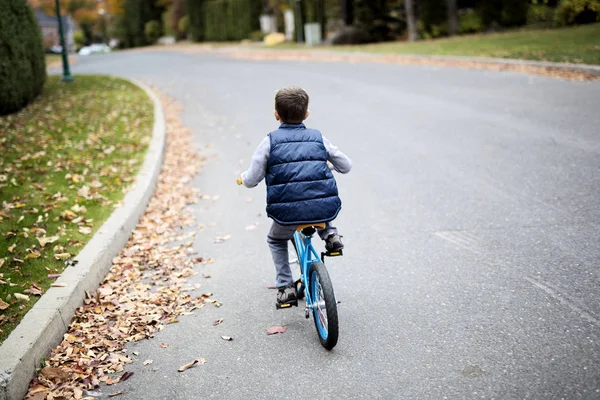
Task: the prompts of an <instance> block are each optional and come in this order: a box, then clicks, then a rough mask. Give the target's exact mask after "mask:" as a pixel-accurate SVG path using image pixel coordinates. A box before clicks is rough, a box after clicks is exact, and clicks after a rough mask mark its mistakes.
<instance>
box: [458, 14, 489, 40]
mask: <svg viewBox="0 0 600 400" xmlns="http://www.w3.org/2000/svg"><path fill="white" fill-rule="evenodd" d="M482 30H483V22H482V21H481V17H480V16H479V14H478V13H476V12H475V10H472V9H469V10H466V11H464V12H460V13H459V14H458V33H460V34H465V33H477V32H481V31H482Z"/></svg>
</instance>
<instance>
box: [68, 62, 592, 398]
mask: <svg viewBox="0 0 600 400" xmlns="http://www.w3.org/2000/svg"><path fill="white" fill-rule="evenodd" d="M73 70H74V72H75V73H109V74H116V75H121V76H127V77H132V78H136V79H138V80H140V81H143V82H145V83H148V84H150V85H153V86H154V87H156V88H157V89H159V90H160V91H162V92H163V93H165V94H167V95H169V96H172V97H173V98H175V99H176V100H178V101H179V102H181V103H182V104H184V110H183V114H182V117H183V121H184V123H185V125H187V126H188V127H189V128H190V129H191V130H192V131H193V134H194V142H195V145H197V147H198V149H199V150H201V151H202V152H203V153H204V155H205V156H206V157H207V163H206V166H205V167H204V168H203V170H202V172H201V173H200V175H199V176H198V177H197V179H196V180H195V182H194V184H195V185H197V187H198V188H199V189H200V190H201V191H202V192H203V193H206V194H209V195H210V196H211V197H212V196H220V197H219V200H217V201H201V202H199V203H198V204H197V205H195V206H193V212H194V214H195V215H196V217H197V220H198V221H197V222H198V223H202V224H204V226H205V230H204V231H203V232H200V233H198V235H197V238H196V242H195V245H194V246H195V249H196V250H197V251H198V253H199V255H201V256H203V257H214V259H215V263H214V264H209V265H204V266H199V267H198V270H199V274H198V276H196V277H195V278H193V279H192V284H193V283H200V284H201V285H202V288H201V292H213V293H214V297H215V298H217V299H218V300H220V301H221V302H222V303H223V306H222V307H221V308H214V307H212V306H207V307H205V308H203V309H201V310H199V311H197V312H195V313H194V314H193V315H190V316H185V317H182V318H180V322H179V323H178V324H173V325H169V326H167V327H166V329H165V330H164V331H163V332H160V333H159V334H157V335H156V337H155V338H154V339H153V340H149V341H143V342H139V343H135V344H131V345H130V346H128V351H130V352H131V351H137V352H139V356H138V357H136V359H138V360H139V361H138V362H136V363H134V364H132V365H130V366H128V367H127V368H128V370H130V371H133V372H134V373H135V374H134V376H133V377H132V378H130V379H129V380H128V381H126V382H125V383H123V384H120V385H118V387H115V390H123V389H124V390H125V394H124V395H122V396H120V398H121V399H142V398H143V399H146V400H150V399H199V398H216V399H225V398H227V399H248V398H261V399H262V398H264V399H275V398H277V399H285V398H289V399H293V398H305V399H308V398H315V399H333V398H335V399H344V398H372V399H400V398H401V399H445V398H448V399H459V398H469V399H473V398H485V399H490V398H496V399H507V398H514V399H516V398H520V399H525V398H531V399H534V398H535V399H558V398H567V399H576V398H586V399H594V398H595V399H598V398H600V290H599V287H600V128H599V127H600V82H569V81H561V80H553V79H549V78H544V77H538V76H530V75H525V74H517V73H508V72H505V73H503V72H491V71H474V70H464V69H452V68H447V69H437V68H433V67H416V66H398V65H386V64H346V63H326V62H278V61H245V60H233V59H228V58H225V57H220V56H218V55H214V54H179V53H174V52H160V51H156V52H132V53H118V54H111V55H106V56H92V57H88V58H84V57H81V60H80V61H79V63H78V64H77V65H75V66H74V67H73ZM291 84H294V85H299V86H302V87H304V88H305V89H306V90H307V91H308V93H309V94H310V96H311V102H310V110H311V116H310V118H309V120H307V125H308V126H311V127H315V128H318V129H320V130H322V132H324V133H325V135H326V136H327V137H328V138H329V139H330V140H331V141H332V142H333V143H334V144H336V145H338V146H339V147H340V148H341V149H342V150H343V151H344V152H346V154H348V155H349V156H350V157H351V158H352V160H353V162H354V169H353V170H352V171H351V173H350V174H348V175H345V176H338V186H339V188H340V195H341V198H342V201H343V211H342V212H341V214H340V216H339V218H338V220H337V225H338V227H339V229H340V232H341V233H342V234H343V235H344V242H345V244H346V250H345V255H344V257H341V258H336V259H332V260H331V261H329V262H328V263H327V265H328V267H329V271H330V274H331V277H332V280H333V283H334V288H335V292H336V296H337V298H338V300H340V301H341V302H342V303H341V305H340V307H339V318H340V340H339V343H338V345H337V347H336V348H335V349H334V350H333V351H331V352H327V351H326V350H324V349H323V348H321V346H320V344H319V342H318V339H317V336H316V332H315V328H314V325H313V323H312V321H311V320H305V319H304V315H303V312H302V311H301V310H300V309H292V310H283V311H276V310H275V307H274V302H275V291H274V290H269V289H267V288H266V287H267V286H268V285H272V284H273V281H274V268H273V266H272V261H271V259H270V255H269V251H268V247H267V244H266V233H267V230H268V227H269V220H268V219H267V218H266V216H265V212H264V206H265V201H264V199H265V189H264V185H262V184H261V185H260V186H259V187H258V188H255V189H253V190H249V189H245V188H242V187H238V186H236V185H235V178H236V176H237V174H238V173H239V172H240V171H241V170H243V169H245V168H246V167H247V165H248V163H249V160H250V157H251V155H252V152H253V151H254V149H255V147H256V146H257V145H258V143H259V142H260V140H261V139H262V138H263V137H264V135H265V134H267V133H268V132H269V131H270V130H273V129H275V128H276V126H277V125H276V122H275V120H274V118H273V115H272V109H273V97H274V93H275V91H276V90H277V89H278V88H280V87H282V86H286V85H291ZM250 197H251V198H252V199H253V201H252V202H247V200H248V199H249V198H250ZM255 223H258V227H257V229H255V230H250V231H247V230H245V227H246V226H248V225H251V224H255ZM224 235H232V238H231V240H229V241H226V242H225V243H221V244H215V243H213V242H214V239H215V237H217V236H224ZM203 273H204V274H210V275H211V276H212V278H211V279H203V277H202V274H203ZM218 318H223V323H222V324H221V325H219V326H217V327H213V326H212V322H213V321H214V320H216V319H218ZM273 325H286V326H287V332H286V333H285V334H283V335H275V336H267V335H266V333H265V330H266V329H267V328H269V327H271V326H273ZM221 335H227V336H232V337H234V340H233V341H232V342H225V341H223V340H221V338H220V336H221ZM161 343H167V344H169V347H168V348H166V349H165V348H161V346H160V344H161ZM198 357H203V358H205V359H206V360H207V363H206V364H205V365H203V366H200V367H196V368H193V369H190V370H188V371H186V372H184V373H178V372H177V368H178V367H179V366H181V365H183V364H185V363H187V362H189V361H191V360H193V359H194V358H198ZM146 359H152V360H153V363H152V364H151V365H147V366H144V365H142V361H143V360H146ZM111 390H112V388H105V389H104V391H105V392H106V393H110V392H111Z"/></svg>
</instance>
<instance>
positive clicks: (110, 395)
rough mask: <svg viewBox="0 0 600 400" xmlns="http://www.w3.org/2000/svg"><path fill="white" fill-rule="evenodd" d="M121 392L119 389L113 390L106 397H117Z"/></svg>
mask: <svg viewBox="0 0 600 400" xmlns="http://www.w3.org/2000/svg"><path fill="white" fill-rule="evenodd" d="M122 394H123V391H122V390H121V391H120V392H114V393H111V394H109V395H108V397H117V396H120V395H122Z"/></svg>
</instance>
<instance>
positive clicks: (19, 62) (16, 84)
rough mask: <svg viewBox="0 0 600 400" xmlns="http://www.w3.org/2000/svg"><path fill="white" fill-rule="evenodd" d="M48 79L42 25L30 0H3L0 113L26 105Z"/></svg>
mask: <svg viewBox="0 0 600 400" xmlns="http://www.w3.org/2000/svg"><path fill="white" fill-rule="evenodd" d="M45 82H46V57H45V55H44V45H43V42H42V33H41V31H40V27H39V26H38V23H37V21H36V19H35V16H34V15H33V10H32V9H31V7H30V6H29V4H28V3H27V0H1V1H0V115H2V114H9V113H12V112H15V111H18V110H20V109H21V108H23V107H25V106H26V105H27V104H28V103H29V102H31V101H32V100H33V99H35V98H36V97H37V96H38V95H39V94H40V93H41V92H42V89H43V87H44V83H45Z"/></svg>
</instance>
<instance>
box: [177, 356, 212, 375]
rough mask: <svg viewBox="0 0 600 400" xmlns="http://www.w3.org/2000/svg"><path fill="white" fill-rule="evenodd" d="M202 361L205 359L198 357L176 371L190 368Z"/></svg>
mask: <svg viewBox="0 0 600 400" xmlns="http://www.w3.org/2000/svg"><path fill="white" fill-rule="evenodd" d="M204 363H206V360H205V359H204V358H198V359H196V360H194V361H192V362H189V363H187V364H184V365H182V366H181V367H179V369H178V370H177V371H179V372H183V371H185V370H186V369H189V368H192V367H193V366H194V365H202V364H204Z"/></svg>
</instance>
